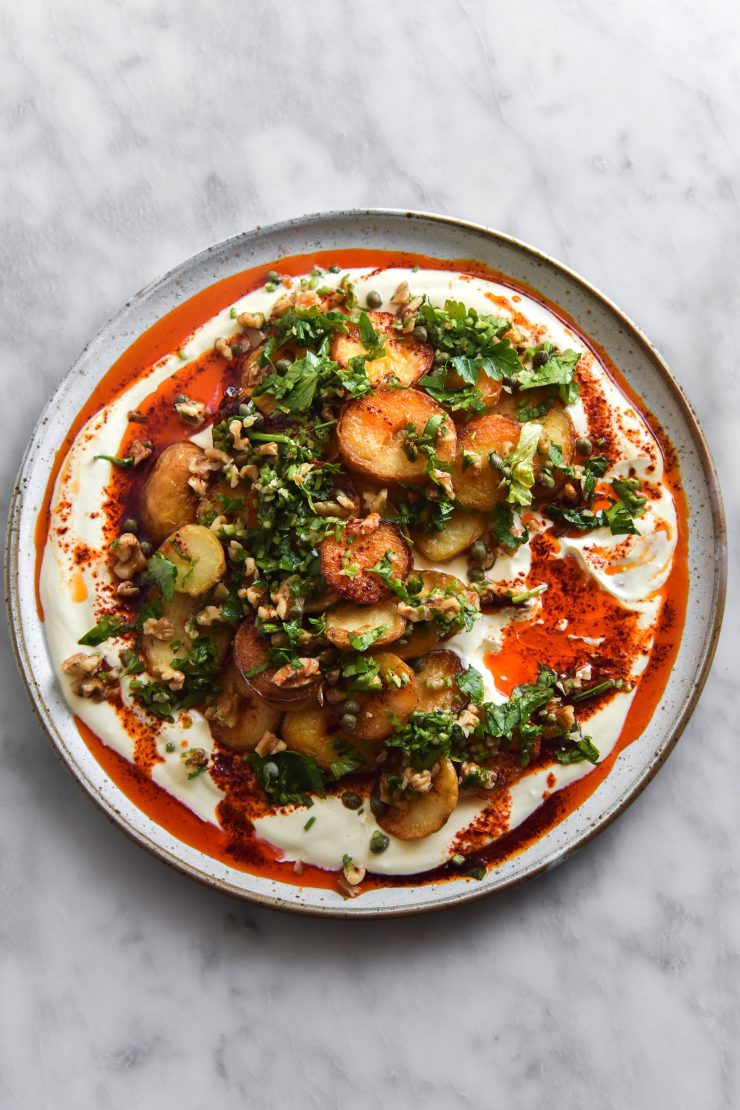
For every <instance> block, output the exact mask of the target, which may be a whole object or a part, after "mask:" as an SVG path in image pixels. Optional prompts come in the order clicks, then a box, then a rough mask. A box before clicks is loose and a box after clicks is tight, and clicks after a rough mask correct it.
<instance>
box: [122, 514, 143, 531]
mask: <svg viewBox="0 0 740 1110" xmlns="http://www.w3.org/2000/svg"><path fill="white" fill-rule="evenodd" d="M123 530H124V532H134V533H136V532H138V531H139V522H138V520H134V518H133V517H132V516H127V517H126V519H125V520H124V522H123Z"/></svg>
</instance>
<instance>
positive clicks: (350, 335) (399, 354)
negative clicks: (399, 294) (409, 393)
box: [330, 312, 434, 387]
mask: <svg viewBox="0 0 740 1110" xmlns="http://www.w3.org/2000/svg"><path fill="white" fill-rule="evenodd" d="M368 316H369V317H370V323H371V324H372V325H373V327H374V328H375V331H376V332H377V333H378V335H382V336H383V338H384V340H385V354H384V355H383V356H382V357H381V358H374V359H373V360H372V362H367V363H365V369H366V370H367V376H368V378H369V379H370V384H371V385H372V386H373V387H376V386H379V385H381V384H382V383H383V382H386V381H388V379H389V378H396V379H397V380H398V381H399V382H400V383H401V384H402V385H406V386H409V385H413V384H414V382H418V380H419V378H421V377H423V375H424V374H426V372H427V371H428V370H429V369H430V368H431V365H432V361H433V359H434V351H433V350H432V348H431V347H430V346H429V344H428V343H420V342H419V340H418V339H414V338H413V336H412V335H403V334H401V333H399V332H397V331H396V329H395V327H394V324H395V321H396V317H395V316H394V315H393V313H392V312H368ZM365 351H366V347H365V345H364V344H363V342H362V340H361V339H360V333H359V330H358V328H356V327H350V328H349V330H348V332H347V334H346V335H339V334H335V336H334V338H333V339H332V343H331V348H330V353H331V357H332V358H333V359H334V361H335V362H338V363H339V365H340V366H347V364H348V363H349V360H350V359H351V358H353V357H354V356H355V355H364V354H365Z"/></svg>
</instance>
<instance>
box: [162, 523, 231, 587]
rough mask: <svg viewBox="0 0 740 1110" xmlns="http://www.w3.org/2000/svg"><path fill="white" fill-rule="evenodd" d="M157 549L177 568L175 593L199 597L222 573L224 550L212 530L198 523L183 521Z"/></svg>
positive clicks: (224, 565)
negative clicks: (180, 526)
mask: <svg viewBox="0 0 740 1110" xmlns="http://www.w3.org/2000/svg"><path fill="white" fill-rule="evenodd" d="M159 550H160V554H162V555H164V556H165V558H167V559H169V560H170V562H171V563H174V564H175V566H176V567H177V581H176V582H175V589H176V590H177V591H178V593H183V594H189V596H190V597H199V596H200V595H201V594H204V593H207V592H208V590H210V589H211V587H212V586H215V585H216V583H217V582H218V581H219V579H220V578H222V576H223V575H224V574H225V573H226V559H225V557H224V550H223V548H222V547H221V544H220V543H219V541H218V540H217V539H216V537H215V536H214V534H213V532H211V531H210V529H209V528H205V527H204V526H203V525H202V524H184V525H183V526H182V528H178V530H177V531H176V532H174V533H173V534H172V535H171V536H170V537H169V538H168V539H166V540H165V541H164V543H163V544H162V545H161V547H160V549H159Z"/></svg>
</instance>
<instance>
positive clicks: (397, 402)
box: [337, 389, 456, 485]
mask: <svg viewBox="0 0 740 1110" xmlns="http://www.w3.org/2000/svg"><path fill="white" fill-rule="evenodd" d="M440 414H441V415H442V416H443V417H444V422H443V424H442V425H441V429H440V430H441V432H442V434H438V435H437V439H436V443H435V450H436V453H437V456H438V458H439V459H440V460H441V461H442V462H445V463H451V462H452V461H453V459H454V458H455V454H456V436H455V426H454V424H453V422H452V419H451V418H450V417H449V416H448V415H447V414H446V413H445V411H444V409H443V408H441V407H440V406H439V405H438V404H437V403H436V401H433V400H432V399H431V397H428V396H427V395H426V393H421V392H419V390H417V389H400V390H394V389H380V390H378V392H377V393H373V394H369V395H368V396H367V397H359V398H357V399H356V400H354V401H350V402H349V404H347V405H345V406H344V409H343V410H342V415H341V417H340V419H339V425H338V427H337V436H338V439H339V452H340V455H341V457H342V459H343V461H344V462H345V464H346V465H347V466H348V467H349V468H350V470H355V471H357V472H358V473H359V474H364V475H366V476H367V477H368V478H373V479H375V481H378V482H413V483H415V484H421V485H423V484H425V483H426V482H427V481H428V477H427V473H426V466H427V458H426V455H424V454H423V453H422V452H419V454H418V456H417V458H416V459H409V458H408V456H407V455H406V452H405V450H404V446H403V444H404V438H403V435H404V429H405V428H406V426H407V425H408V424H414V425H415V426H416V429H417V431H418V433H419V435H421V434H422V432H423V431H424V428H425V426H426V423H427V421H428V420H429V419H430V418H431V417H433V416H438V415H440Z"/></svg>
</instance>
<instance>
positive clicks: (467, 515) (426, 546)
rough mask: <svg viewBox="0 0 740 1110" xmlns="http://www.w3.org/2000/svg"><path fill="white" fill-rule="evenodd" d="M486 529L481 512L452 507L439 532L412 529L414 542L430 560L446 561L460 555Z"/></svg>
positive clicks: (435, 561)
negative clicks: (450, 513)
mask: <svg viewBox="0 0 740 1110" xmlns="http://www.w3.org/2000/svg"><path fill="white" fill-rule="evenodd" d="M485 530H486V518H485V517H484V516H483V514H482V513H473V512H468V511H467V510H466V509H453V511H452V515H451V516H450V519H449V520H448V521H447V523H446V524H445V526H444V528H443V529H442V531H441V532H424V531H422V530H421V529H416V530H415V531H414V543H415V544H416V546H417V547H418V549H419V551H420V552H421V553H422V555H424V557H425V558H427V559H429V560H430V562H434V563H446V562H448V561H449V560H450V559H454V558H456V557H457V556H458V555H462V553H463V551H467V549H468V548H469V547H470V545H471V544H472V543H475V541H476V540H477V539H480V537H481V536H482V535H483V533H484V532H485Z"/></svg>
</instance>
